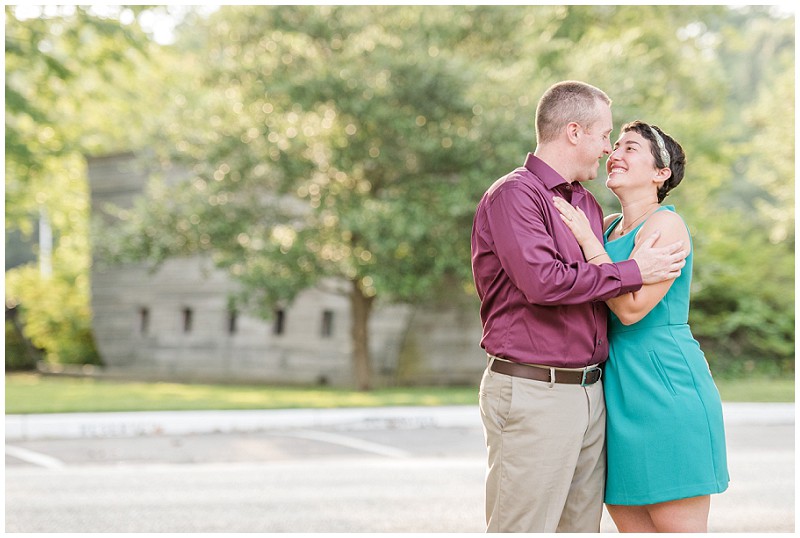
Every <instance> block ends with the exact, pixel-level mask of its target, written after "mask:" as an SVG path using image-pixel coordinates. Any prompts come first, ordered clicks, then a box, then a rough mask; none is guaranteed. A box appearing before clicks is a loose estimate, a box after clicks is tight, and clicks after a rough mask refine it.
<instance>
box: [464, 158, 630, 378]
mask: <svg viewBox="0 0 800 538" xmlns="http://www.w3.org/2000/svg"><path fill="white" fill-rule="evenodd" d="M569 192H571V197H572V200H571V202H572V205H575V206H578V207H580V208H581V209H582V210H583V211H584V213H586V216H587V217H589V220H590V221H591V222H592V227H593V228H594V231H595V234H596V235H597V237H598V238H602V228H603V213H602V210H601V208H600V204H598V203H597V200H595V198H594V196H592V194H591V193H590V192H589V191H587V190H586V189H585V188H584V187H583V185H581V184H579V183H577V182H575V183H573V184H572V185H569V184H568V183H567V182H566V181H565V180H564V178H563V177H561V175H559V174H558V172H556V171H555V170H553V169H552V168H550V166H548V165H547V164H546V163H545V162H544V161H542V160H541V159H539V158H538V157H535V156H534V155H533V154H528V157H527V159H526V160H525V166H524V167H521V168H517V169H516V170H514V171H513V172H511V173H510V174H508V175H507V176H504V177H502V178H500V179H498V180H497V181H496V182H495V183H494V184H493V185H492V186H491V187H490V188H489V190H487V191H486V194H484V196H483V198H482V199H481V201H480V203H479V204H478V209H477V211H476V213H475V221H474V223H473V228H472V273H473V277H474V280H475V287H476V288H477V290H478V296H479V297H480V299H481V320H482V322H483V338H482V339H481V347H482V348H484V349H485V350H486V351H487V353H489V354H491V355H495V356H498V357H504V358H507V359H510V360H513V361H516V362H527V363H535V364H544V365H548V366H556V367H562V368H577V367H582V366H588V365H590V364H598V363H600V362H603V361H605V360H606V358H607V357H608V341H607V340H606V327H607V323H608V312H607V307H606V305H605V303H604V302H603V301H605V300H606V299H609V298H611V297H616V296H617V295H621V294H623V293H628V292H631V291H636V290H638V289H639V288H641V286H642V277H641V274H640V272H639V267H638V265H637V264H636V262H635V261H634V260H626V261H623V262H619V263H614V264H612V263H608V264H602V265H592V264H590V263H586V262H585V261H584V257H583V253H582V252H581V248H580V246H579V245H578V242H577V241H576V240H575V237H574V236H573V235H572V232H570V230H569V229H568V228H567V226H566V225H565V224H564V223H563V222H562V221H561V218H560V217H559V213H558V210H557V209H556V207H555V205H554V204H553V196H556V195H559V196H564V195H565V194H568V193H569Z"/></svg>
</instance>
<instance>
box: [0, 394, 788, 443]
mask: <svg viewBox="0 0 800 538" xmlns="http://www.w3.org/2000/svg"><path fill="white" fill-rule="evenodd" d="M722 407H723V416H724V417H725V425H726V426H733V425H748V424H749V425H793V424H794V415H795V404H794V403H738V402H737V403H723V404H722ZM476 427H477V428H480V427H482V426H481V417H480V411H479V410H478V406H477V405H462V406H442V407H381V408H347V409H278V410H253V411H157V412H126V413H63V414H46V415H6V420H5V434H6V442H8V441H29V440H37V439H85V438H110V437H138V436H145V435H186V434H202V433H206V434H207V433H245V432H258V431H272V430H290V429H297V428H312V429H313V428H333V429H338V430H351V431H353V430H374V429H416V428H476Z"/></svg>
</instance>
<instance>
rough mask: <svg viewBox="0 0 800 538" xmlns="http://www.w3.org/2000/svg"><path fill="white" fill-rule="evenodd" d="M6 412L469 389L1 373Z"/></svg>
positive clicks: (760, 388) (743, 398) (296, 402)
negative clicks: (367, 389) (298, 385)
mask: <svg viewBox="0 0 800 538" xmlns="http://www.w3.org/2000/svg"><path fill="white" fill-rule="evenodd" d="M717 386H718V387H719V390H720V393H721V394H722V399H723V400H724V401H728V402H793V401H794V380H793V379H781V380H771V379H764V378H761V379H759V378H754V379H743V380H717ZM5 393H6V414H27V413H76V412H97V411H179V410H218V409H289V408H331V407H382V406H395V405H402V406H405V405H409V406H431V405H475V404H477V403H478V389H477V386H474V387H414V388H391V389H378V390H374V391H371V392H358V391H352V390H343V389H333V388H316V387H314V388H293V387H270V386H255V385H209V384H180V383H155V382H122V381H109V380H103V379H94V378H77V377H57V376H42V375H39V374H7V375H6V385H5Z"/></svg>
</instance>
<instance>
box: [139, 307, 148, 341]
mask: <svg viewBox="0 0 800 538" xmlns="http://www.w3.org/2000/svg"><path fill="white" fill-rule="evenodd" d="M149 330H150V309H149V308H145V307H142V308H140V309H139V334H141V335H145V334H147V332H148V331H149Z"/></svg>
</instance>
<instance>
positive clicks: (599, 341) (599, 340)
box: [597, 338, 603, 346]
mask: <svg viewBox="0 0 800 538" xmlns="http://www.w3.org/2000/svg"><path fill="white" fill-rule="evenodd" d="M602 344H603V339H602V338H598V339H597V345H598V346H600V345H602Z"/></svg>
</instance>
